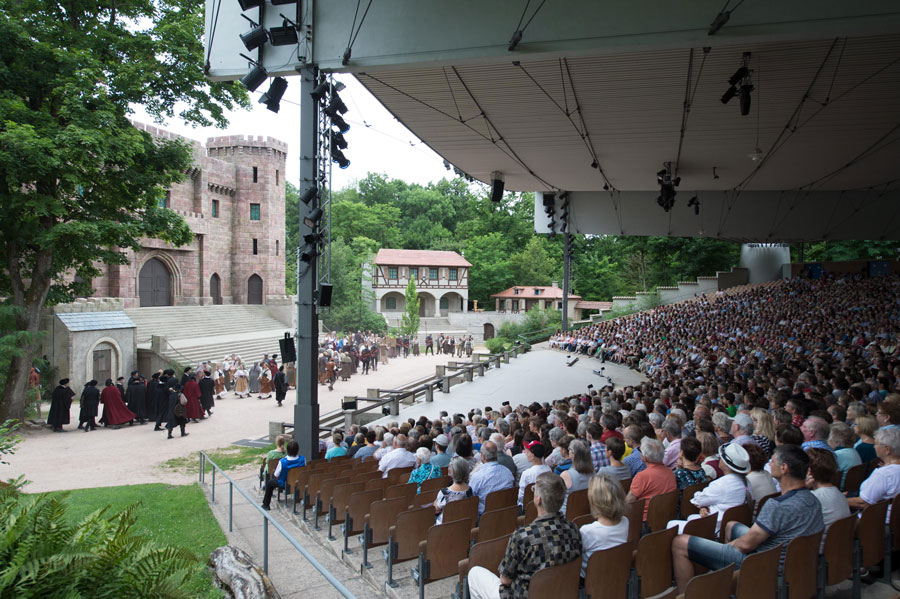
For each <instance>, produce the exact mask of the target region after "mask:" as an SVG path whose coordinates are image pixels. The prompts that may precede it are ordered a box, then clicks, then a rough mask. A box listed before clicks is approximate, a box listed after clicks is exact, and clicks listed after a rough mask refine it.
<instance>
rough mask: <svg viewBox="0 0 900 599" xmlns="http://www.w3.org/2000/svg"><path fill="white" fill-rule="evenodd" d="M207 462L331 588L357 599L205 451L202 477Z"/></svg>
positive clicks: (201, 469) (201, 470)
mask: <svg viewBox="0 0 900 599" xmlns="http://www.w3.org/2000/svg"><path fill="white" fill-rule="evenodd" d="M205 462H209V463H210V464H211V465H212V467H213V468H215V469H216V470H218V471H219V472H220V473H221V474H222V476H224V477H225V479H226V480H227V481H228V482H229V483H231V486H232V488H236V489H237V491H238V493H240V494H241V495H243V496H244V499H246V500H247V501H248V502H249V503H250V505H252V506H253V507H254V508H256V511H258V512H259V513H260V514H261V515H262V516H263V519H264V520H265V521H266V522H267V523H269V524H271V525H272V526H274V527H275V530H277V531H278V532H280V533H281V536H283V537H284V538H285V540H286V541H287V542H288V543H290V544H291V545H293V546H294V549H296V550H297V551H299V552H300V554H301V555H302V556H303V557H305V558H306V561H308V562H309V563H310V565H311V566H312V567H313V568H315V569H316V570H318V571H319V574H321V575H322V576H324V577H325V580H327V581H328V583H329V584H331V586H333V587H334V588H335V589H336V590H337V592H339V593H340V594H341V595H342V596H344V597H347V598H348V599H356V595H354V594H353V593H351V592H350V590H349V589H348V588H347V587H345V586H344V585H343V584H342V583H341V581H340V580H338V579H337V578H335V577H334V575H333V574H332V573H331V572H330V571H328V569H327V568H325V566H323V565H322V564H320V563H319V562H318V560H316V558H314V557H313V556H312V554H311V553H310V552H309V551H308V550H307V549H306V547H304V546H303V545H301V544H300V542H299V541H297V539H295V538H294V537H293V536H292V535H291V533H289V532H288V531H287V530H285V528H284V527H283V526H282V525H281V524H279V523H278V521H277V520H275V518H273V517H272V516H271V515H270V514H269V513H268V512H267V511H266V510H264V509H263V508H262V507H260V506H259V505H257V504H256V501H255V500H254V499H253V498H252V497H250V496H249V495H248V494H247V492H246V491H244V489H242V488H241V487H240V486H239V485H238V484H237V483H236V482H235V481H234V480H233V479H232V478H231V477H230V476H228V475H227V474H225V471H224V470H222V469H221V468H220V467H219V466H218V464H216V463H215V462H214V461H212V460H211V459H210V457H209V456H208V455H207V454H206V452H205V451H201V452H200V473H201V475H202V474H203V471H204V470H205V467H204V463H205ZM213 485H215V479H213ZM267 557H268V556H267ZM266 561H268V559H266Z"/></svg>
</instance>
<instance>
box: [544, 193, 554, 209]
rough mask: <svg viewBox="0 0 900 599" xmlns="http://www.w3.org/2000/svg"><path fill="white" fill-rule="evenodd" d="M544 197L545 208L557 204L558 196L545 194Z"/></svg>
mask: <svg viewBox="0 0 900 599" xmlns="http://www.w3.org/2000/svg"><path fill="white" fill-rule="evenodd" d="M543 196H544V208H547V207H548V206H553V205H555V204H556V194H553V193H545V194H543Z"/></svg>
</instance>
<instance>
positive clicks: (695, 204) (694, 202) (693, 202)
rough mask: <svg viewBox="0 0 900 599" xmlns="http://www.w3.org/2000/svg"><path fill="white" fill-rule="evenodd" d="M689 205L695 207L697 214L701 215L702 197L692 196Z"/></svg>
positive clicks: (695, 213)
mask: <svg viewBox="0 0 900 599" xmlns="http://www.w3.org/2000/svg"><path fill="white" fill-rule="evenodd" d="M687 205H688V207H693V208H694V215H695V216H700V198H698V197H697V196H694V197H692V198H691V199H690V200H688V203H687Z"/></svg>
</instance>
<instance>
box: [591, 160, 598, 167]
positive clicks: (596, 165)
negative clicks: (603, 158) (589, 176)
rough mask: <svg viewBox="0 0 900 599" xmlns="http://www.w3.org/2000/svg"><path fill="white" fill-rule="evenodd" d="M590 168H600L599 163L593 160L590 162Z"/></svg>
mask: <svg viewBox="0 0 900 599" xmlns="http://www.w3.org/2000/svg"><path fill="white" fill-rule="evenodd" d="M591 168H600V163H599V162H597V161H596V160H594V161H593V162H591Z"/></svg>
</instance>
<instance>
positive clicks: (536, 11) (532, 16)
mask: <svg viewBox="0 0 900 599" xmlns="http://www.w3.org/2000/svg"><path fill="white" fill-rule="evenodd" d="M529 1H530V0H529ZM741 1H743V0H741ZM546 2H547V0H541V5H540V6H538V7H537V9H536V10H535V11H534V12H533V13H531V18H530V19H528V22H527V23H525V27H522V28H521V29H518V31H523V32H524V31H525V30H526V29H527V28H528V26H529V25H531V22H532V21H533V20H534V17H535V16H537V14H538V13H539V12H540V11H541V9H542V8H543V7H544V4H546ZM525 8H526V9H527V8H528V5H526V6H525ZM522 16H525V13H522ZM519 24H520V25H521V24H522V20H521V19H519Z"/></svg>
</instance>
